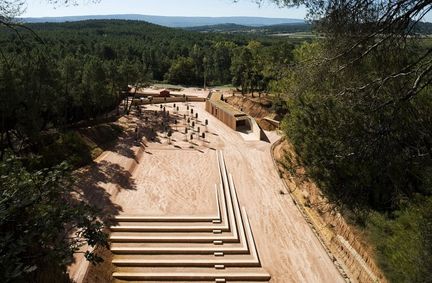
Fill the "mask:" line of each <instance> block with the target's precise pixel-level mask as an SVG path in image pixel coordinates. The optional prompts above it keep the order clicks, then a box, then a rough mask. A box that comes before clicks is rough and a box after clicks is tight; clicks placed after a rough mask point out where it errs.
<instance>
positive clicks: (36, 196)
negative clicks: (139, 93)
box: [0, 20, 300, 279]
mask: <svg viewBox="0 0 432 283" xmlns="http://www.w3.org/2000/svg"><path fill="white" fill-rule="evenodd" d="M299 43H300V42H296V41H291V42H286V41H284V40H281V39H273V38H266V37H259V36H246V35H239V36H235V37H232V36H228V35H219V34H208V35H205V34H200V33H196V32H190V31H185V30H181V29H171V28H165V27H161V26H156V25H152V24H148V23H145V22H134V21H102V20H100V21H84V22H74V23H62V24H31V25H27V26H26V27H22V26H14V27H12V28H11V27H8V26H6V27H3V28H2V29H1V33H0V46H1V53H0V55H1V61H0V62H1V64H0V93H1V95H0V113H1V124H0V137H1V139H0V158H1V159H2V160H3V161H2V167H1V175H2V176H4V178H3V177H2V179H1V187H2V189H3V191H2V193H3V197H4V202H2V203H1V205H2V206H1V209H0V213H3V214H2V217H1V219H2V221H4V222H1V223H0V227H1V229H0V230H1V231H2V232H1V233H0V237H2V239H3V241H2V243H1V245H2V246H0V250H1V253H2V254H6V255H7V256H5V257H3V256H2V257H1V259H0V265H1V266H4V267H7V268H3V269H2V270H1V272H0V278H8V279H22V278H26V277H27V276H33V274H34V273H35V272H36V274H41V273H44V272H45V273H47V272H46V271H45V269H44V266H45V263H47V262H56V263H58V265H59V266H58V267H59V268H60V269H59V270H60V271H58V272H61V269H62V268H64V267H65V266H66V265H67V264H68V262H69V261H70V260H71V259H72V258H71V256H72V254H73V253H74V252H76V251H77V249H78V248H79V247H80V245H81V244H83V242H84V241H83V239H82V238H79V237H74V238H73V239H68V237H67V236H68V234H67V233H66V234H63V236H64V238H61V239H56V236H55V235H57V234H58V233H59V231H61V230H62V229H64V226H63V225H67V226H70V227H73V228H75V229H77V230H78V233H77V234H76V236H84V239H85V240H86V241H87V242H89V243H91V244H92V245H94V244H96V243H98V244H101V245H106V235H105V234H104V233H103V230H102V227H103V224H102V223H100V222H98V221H96V216H97V215H98V213H99V212H97V211H95V210H94V209H93V208H92V207H90V206H89V205H87V204H86V202H85V201H82V202H80V203H77V204H76V205H75V206H73V209H66V210H65V208H67V207H68V205H67V204H66V203H65V202H68V201H69V200H68V197H66V196H67V195H68V194H70V192H72V191H73V190H72V180H71V179H70V176H69V173H68V172H70V170H71V169H75V168H77V167H79V166H82V165H85V164H87V163H88V162H89V161H91V159H90V157H89V154H88V153H87V152H86V147H85V144H84V143H83V141H82V140H81V139H80V137H79V136H78V135H76V134H75V132H74V131H73V130H72V129H74V128H76V127H77V126H79V125H80V124H82V123H83V122H85V121H91V120H93V119H96V118H104V117H108V116H111V115H112V114H114V115H116V114H122V113H118V106H119V104H120V102H121V101H122V100H123V99H124V96H125V94H126V91H127V89H128V86H130V85H132V86H140V85H147V84H149V83H152V82H167V83H173V84H183V85H196V86H201V87H202V86H203V85H204V84H205V85H207V86H209V85H210V86H211V85H225V84H233V85H234V86H237V87H239V88H240V89H241V90H242V92H244V93H247V92H264V91H268V90H269V88H270V87H271V84H274V82H275V81H277V80H278V79H280V78H281V77H280V76H281V75H282V73H281V72H280V70H281V69H282V68H285V67H287V66H288V65H289V64H290V63H291V60H292V50H293V49H294V47H295V45H296V44H299ZM63 161H65V162H66V163H65V162H63ZM46 168H52V169H46ZM56 183H57V184H61V183H64V185H63V186H56V185H55V184H56ZM41 184H46V185H43V187H44V191H43V192H45V191H46V194H45V193H43V192H41V193H42V195H41V193H35V191H36V192H38V189H40V187H41V186H42V185H41ZM23 188H26V189H23ZM18 194H19V195H20V197H19V200H21V201H22V202H17V201H16V197H17V196H18ZM42 200H43V201H42ZM47 218H48V219H52V221H51V222H45V221H44V219H47ZM14 223H22V225H20V226H14V225H15V224H14ZM47 225H48V226H49V227H47ZM28 226H32V227H34V229H32V230H31V231H28V229H27V227H28ZM12 227H14V228H12ZM71 229H72V228H68V229H67V230H66V231H71ZM24 231H26V232H24ZM43 231H46V232H43ZM40 235H43V236H40ZM17 239H19V240H18V241H17ZM53 241H55V242H53ZM38 245H40V246H41V247H44V248H43V250H41V251H40V252H41V253H40V254H39V255H37V256H31V254H34V249H38V248H37V246H38ZM50 247H51V248H50ZM87 257H88V258H89V260H91V261H93V262H98V261H100V260H101V259H100V258H99V257H98V256H97V255H96V254H93V253H89V254H88V255H87ZM52 272H54V271H53V270H50V271H49V272H48V273H52ZM56 272H57V271H56Z"/></svg>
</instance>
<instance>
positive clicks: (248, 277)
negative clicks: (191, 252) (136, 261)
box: [113, 267, 270, 282]
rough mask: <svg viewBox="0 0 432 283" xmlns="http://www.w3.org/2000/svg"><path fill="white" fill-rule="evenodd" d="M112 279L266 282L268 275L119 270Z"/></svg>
mask: <svg viewBox="0 0 432 283" xmlns="http://www.w3.org/2000/svg"><path fill="white" fill-rule="evenodd" d="M113 277H114V278H116V279H120V280H135V281H138V280H139V281H213V282H215V281H216V280H217V279H225V280H226V281H229V282H231V281H240V282H257V281H259V282H266V281H269V280H270V275H269V274H268V273H267V272H265V271H264V270H263V269H257V268H229V267H227V268H224V269H215V268H182V269H181V270H178V271H170V269H167V268H151V270H149V269H147V268H120V269H119V270H118V271H117V272H114V274H113Z"/></svg>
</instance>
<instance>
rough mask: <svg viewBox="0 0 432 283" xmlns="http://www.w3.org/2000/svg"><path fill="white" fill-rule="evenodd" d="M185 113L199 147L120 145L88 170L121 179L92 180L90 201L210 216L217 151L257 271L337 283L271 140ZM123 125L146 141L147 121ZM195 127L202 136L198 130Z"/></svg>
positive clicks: (158, 140)
mask: <svg viewBox="0 0 432 283" xmlns="http://www.w3.org/2000/svg"><path fill="white" fill-rule="evenodd" d="M191 108H193V109H194V112H195V113H198V114H199V120H200V122H203V121H204V120H205V119H207V120H208V121H209V126H208V130H209V133H207V135H206V141H204V140H197V139H196V137H195V139H194V141H193V143H194V146H193V148H190V146H191V143H189V142H185V141H184V139H185V135H184V134H183V132H177V131H174V134H173V137H172V140H173V141H172V144H168V139H167V138H166V137H165V135H163V134H158V135H157V136H155V141H150V140H148V141H147V140H146V139H143V142H142V144H141V145H133V144H134V142H133V140H124V143H123V146H122V147H121V148H117V149H116V150H114V151H110V152H106V153H104V154H103V155H102V156H101V157H100V158H99V159H98V161H97V162H98V164H97V166H95V168H94V170H96V171H98V170H102V167H106V166H108V167H115V168H116V169H118V170H121V171H122V172H123V175H122V176H124V178H126V179H123V180H122V182H118V181H115V180H113V179H110V178H106V176H105V177H104V178H103V179H101V180H93V181H92V182H93V183H95V182H96V189H95V188H94V187H95V186H93V189H94V190H95V191H96V192H98V193H96V195H99V197H100V192H102V191H103V192H105V193H104V194H103V195H104V197H105V198H108V200H109V201H108V200H107V199H105V202H107V203H109V204H110V206H112V208H114V209H111V212H113V213H114V214H121V213H124V214H141V215H143V214H145V215H205V214H209V215H210V214H212V212H214V211H215V207H216V203H215V200H214V185H215V184H216V183H218V181H219V180H218V175H217V168H216V165H215V164H216V151H215V150H216V149H221V150H223V151H224V155H225V159H226V164H227V167H228V170H229V171H230V172H231V173H232V174H233V177H234V180H235V183H236V187H237V192H238V196H239V200H240V203H241V204H242V205H244V206H245V207H246V209H247V211H248V214H249V219H250V222H251V226H252V230H253V233H254V236H255V239H256V242H257V248H258V252H259V255H260V257H261V261H262V265H263V267H264V268H265V269H266V270H267V271H268V272H269V273H270V274H271V276H272V279H271V282H283V283H285V282H331V283H333V282H344V280H343V278H342V277H341V275H340V274H339V272H338V271H337V269H336V267H335V266H334V264H333V262H332V260H331V259H330V258H329V256H328V255H327V253H326V252H325V250H324V248H323V247H322V246H321V244H320V242H319V241H318V239H317V238H316V236H315V235H314V233H313V232H312V230H311V228H310V227H309V226H308V224H307V223H306V221H305V220H304V219H303V217H302V215H301V214H300V212H299V211H298V209H297V208H296V206H295V205H294V203H293V202H292V200H291V198H290V196H289V194H288V193H286V190H285V187H284V184H283V182H282V181H281V179H280V178H279V176H278V174H277V171H276V169H275V168H274V164H273V161H272V158H271V154H270V149H271V144H272V143H274V142H275V141H276V140H277V139H279V137H278V136H277V135H276V134H274V133H267V134H268V138H269V140H270V141H271V142H270V143H267V142H261V141H260V142H257V141H255V142H250V141H249V142H246V141H244V140H243V139H242V137H241V136H240V135H239V134H238V133H236V132H234V131H232V130H231V129H230V128H228V127H227V126H225V125H224V124H223V123H221V122H220V121H219V120H217V119H216V118H214V117H213V116H210V115H209V114H208V113H206V112H205V111H204V104H203V103H201V104H198V103H197V104H191ZM156 109H159V107H158V106H152V107H147V108H146V109H145V111H144V112H143V114H142V115H143V116H142V117H141V121H144V120H145V118H144V117H146V116H147V117H149V118H147V119H150V120H151V119H159V117H156V116H155V115H154V110H156ZM166 110H167V111H170V113H172V114H171V116H173V117H172V119H175V118H174V116H175V115H173V114H174V112H175V111H174V108H173V107H172V105H166ZM152 113H153V114H152ZM185 113H186V106H185V105H183V104H180V113H177V114H176V115H177V116H176V117H177V118H176V119H178V124H179V125H180V126H178V129H181V130H182V131H183V129H184V127H183V126H182V123H183V122H182V121H183V119H182V117H183V115H184V114H185ZM128 122H129V123H131V125H132V128H134V127H135V125H134V123H138V125H139V128H140V133H141V134H145V135H147V136H148V133H149V129H148V128H146V127H147V126H146V125H148V124H149V122H147V123H144V122H137V121H136V120H134V119H131V121H128ZM171 122H172V120H171ZM198 123H199V122H197V124H198ZM156 125H160V121H159V123H158V124H156ZM154 126H155V125H154ZM171 126H172V127H174V126H173V124H171ZM200 128H201V129H200V131H201V132H202V131H204V126H202V125H201V126H200ZM128 145H129V146H128ZM111 173H112V174H116V172H115V171H113V172H111ZM117 173H118V172H117ZM117 175H118V174H117ZM92 176H93V177H96V178H98V177H103V176H98V174H93V175H92ZM117 179H118V178H117ZM87 181H91V180H90V179H88V180H87ZM281 191H285V193H286V194H281V193H280V192H281ZM91 194H92V192H89V195H91ZM96 199H97V198H96ZM72 275H73V272H72ZM76 279H77V278H75V280H76ZM77 281H78V282H79V280H77Z"/></svg>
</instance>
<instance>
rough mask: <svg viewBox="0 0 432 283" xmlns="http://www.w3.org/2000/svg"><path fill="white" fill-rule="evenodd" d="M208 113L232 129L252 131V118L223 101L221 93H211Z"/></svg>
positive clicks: (208, 98)
mask: <svg viewBox="0 0 432 283" xmlns="http://www.w3.org/2000/svg"><path fill="white" fill-rule="evenodd" d="M205 108H206V111H207V112H209V113H210V114H212V115H213V116H215V117H216V118H218V119H219V120H220V121H222V122H223V123H224V124H226V125H227V126H228V127H230V128H231V129H233V130H235V131H237V130H239V131H249V130H251V121H250V117H249V116H248V115H246V113H244V112H242V111H239V110H237V109H235V108H234V107H233V106H231V105H230V104H228V103H226V102H224V101H223V100H222V94H221V93H211V94H209V96H208V97H207V101H206V107H205Z"/></svg>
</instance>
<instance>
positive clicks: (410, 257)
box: [367, 197, 432, 283]
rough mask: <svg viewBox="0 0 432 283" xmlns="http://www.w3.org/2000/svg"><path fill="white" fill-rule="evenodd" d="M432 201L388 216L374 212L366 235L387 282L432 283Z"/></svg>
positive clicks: (422, 202) (426, 200)
mask: <svg viewBox="0 0 432 283" xmlns="http://www.w3.org/2000/svg"><path fill="white" fill-rule="evenodd" d="M431 215H432V198H430V197H429V198H426V199H420V200H417V201H414V203H413V204H410V205H409V206H406V207H404V208H402V209H400V210H397V211H395V212H393V213H391V215H389V216H385V215H383V214H380V213H376V212H375V213H373V214H372V215H371V216H370V217H369V219H368V227H367V228H368V234H369V237H370V239H371V241H372V243H374V245H375V247H376V252H377V257H378V261H379V264H380V266H381V267H382V268H383V270H384V272H385V273H386V274H387V275H388V279H389V280H390V282H413V283H414V282H419V283H420V282H422V283H423V282H432V275H431V274H430V270H431V268H432V261H431V258H432V233H431V231H432V221H431Z"/></svg>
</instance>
